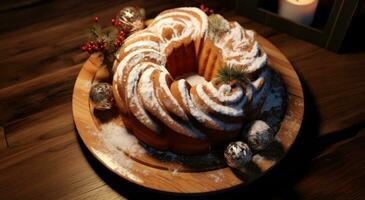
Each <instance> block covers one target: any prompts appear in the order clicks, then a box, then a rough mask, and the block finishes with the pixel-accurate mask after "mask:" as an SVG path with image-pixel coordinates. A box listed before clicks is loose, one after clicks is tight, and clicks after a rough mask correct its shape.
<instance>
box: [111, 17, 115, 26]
mask: <svg viewBox="0 0 365 200" xmlns="http://www.w3.org/2000/svg"><path fill="white" fill-rule="evenodd" d="M112 24H113V26H114V25H115V19H114V18H113V19H112Z"/></svg>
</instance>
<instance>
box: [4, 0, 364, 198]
mask: <svg viewBox="0 0 365 200" xmlns="http://www.w3.org/2000/svg"><path fill="white" fill-rule="evenodd" d="M177 2H178V1H164V0H158V1H146V2H144V1H140V0H135V1H128V2H125V3H123V2H121V1H117V0H111V1H108V2H104V1H95V0H90V1H88V2H85V1H71V0H65V1H42V2H40V3H37V4H34V5H30V6H22V7H20V8H17V9H14V8H13V7H11V6H8V7H6V8H2V9H0V21H1V24H2V26H1V27H0V33H1V35H0V112H1V114H0V199H84V198H88V199H125V198H127V199H130V198H131V199H132V198H139V197H141V194H142V193H143V194H144V195H145V194H146V193H147V195H149V196H148V197H150V198H153V197H155V198H159V199H162V198H168V197H171V196H167V195H163V194H157V193H153V192H149V191H146V190H144V189H142V188H139V187H137V186H135V185H131V184H130V183H128V182H126V181H124V180H123V179H120V178H119V177H117V176H115V175H114V174H112V173H111V172H109V171H108V170H107V169H106V168H105V167H104V166H102V165H101V164H100V163H99V162H98V161H96V159H95V158H93V157H92V156H91V155H90V153H89V152H88V151H87V150H86V148H85V146H84V145H83V144H82V142H81V141H80V139H79V137H78V135H77V132H76V129H75V126H74V123H73V119H72V112H71V96H72V91H73V85H74V82H75V79H76V76H77V74H78V72H79V70H80V67H81V66H82V63H83V62H84V61H85V60H86V59H87V57H88V54H86V53H81V51H80V50H79V45H80V43H81V42H82V41H83V40H85V39H86V36H87V34H86V32H85V30H86V29H87V27H89V25H90V23H91V18H92V17H93V16H95V15H97V16H99V17H100V18H101V20H102V22H103V23H104V24H108V23H109V19H110V18H112V17H113V16H114V15H115V13H117V11H118V9H120V8H121V7H122V6H124V5H128V4H132V5H140V6H143V7H145V8H146V9H147V12H148V14H149V16H154V15H155V14H157V13H158V12H159V11H161V10H163V9H166V8H169V7H175V6H176V5H177ZM222 13H223V15H224V16H225V17H227V18H229V19H231V20H237V21H239V22H240V23H241V24H242V25H243V26H244V27H246V28H251V29H254V30H256V31H257V32H258V33H260V34H261V35H263V36H265V37H266V38H267V39H268V40H270V41H271V42H272V43H273V44H275V45H276V46H277V47H278V48H279V49H280V50H281V51H282V52H283V53H284V54H285V55H286V56H287V57H288V58H289V60H290V61H291V62H292V63H293V65H294V66H295V68H296V70H297V72H298V74H299V75H300V77H301V79H302V84H303V86H304V89H305V105H306V111H305V117H304V124H303V126H302V130H301V133H300V135H299V138H298V140H297V142H296V144H294V146H293V149H292V150H291V151H290V152H289V154H288V156H287V157H286V158H285V159H284V160H283V161H282V162H281V163H280V164H279V165H278V166H277V167H275V169H274V170H273V171H272V172H271V173H269V174H267V175H266V176H264V177H263V178H262V179H260V180H259V181H257V182H255V183H253V184H251V185H249V186H248V187H246V188H243V189H239V190H235V191H231V192H226V193H222V194H216V195H213V196H210V198H213V199H227V198H229V197H233V196H234V195H240V196H242V197H244V196H251V195H252V196H254V197H257V198H258V197H265V196H266V197H270V198H278V199H283V198H285V199H294V198H299V197H300V198H305V199H318V198H319V199H336V198H337V199H362V198H364V197H365V129H364V126H363V124H362V123H364V122H365V106H364V102H365V78H364V77H365V53H364V52H353V53H346V54H336V53H332V52H329V51H327V50H325V49H322V48H319V47H317V46H315V45H312V44H310V43H307V42H304V41H302V40H299V39H296V38H294V37H291V36H288V35H286V34H282V33H278V32H276V31H274V30H272V29H270V28H268V27H266V26H263V25H260V24H258V23H255V22H253V21H250V20H248V19H246V18H243V17H240V16H237V15H235V14H234V12H232V11H230V10H226V11H222ZM173 198H175V199H176V198H177V197H173ZM197 198H198V199H200V198H202V197H200V198H199V197H197Z"/></svg>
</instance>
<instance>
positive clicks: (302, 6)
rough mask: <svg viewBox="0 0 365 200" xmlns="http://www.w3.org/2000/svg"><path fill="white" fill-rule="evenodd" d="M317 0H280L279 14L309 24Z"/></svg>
mask: <svg viewBox="0 0 365 200" xmlns="http://www.w3.org/2000/svg"><path fill="white" fill-rule="evenodd" d="M317 5H318V0H280V5H279V14H280V16H282V17H284V18H286V19H289V20H292V21H294V22H297V23H300V24H304V25H310V24H312V21H313V17H314V14H315V12H316V9H317Z"/></svg>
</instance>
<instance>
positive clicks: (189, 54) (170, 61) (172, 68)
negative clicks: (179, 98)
mask: <svg viewBox="0 0 365 200" xmlns="http://www.w3.org/2000/svg"><path fill="white" fill-rule="evenodd" d="M175 45H176V44H175ZM175 45H174V44H171V45H170V46H169V47H167V52H170V53H167V54H168V55H167V63H166V69H167V70H168V71H169V72H170V74H171V76H172V77H173V78H174V79H175V80H178V79H181V78H185V79H190V80H191V81H192V82H195V81H196V80H200V79H203V80H204V78H203V77H202V76H199V75H197V74H198V64H197V63H198V60H197V56H196V52H195V45H194V42H193V41H191V42H190V43H189V44H184V43H182V44H180V45H179V46H175ZM168 48H171V49H168ZM189 77H191V78H189ZM203 80H200V81H203ZM204 81H205V80H204Z"/></svg>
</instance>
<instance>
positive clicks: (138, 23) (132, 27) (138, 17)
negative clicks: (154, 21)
mask: <svg viewBox="0 0 365 200" xmlns="http://www.w3.org/2000/svg"><path fill="white" fill-rule="evenodd" d="M144 18H145V10H144V9H143V8H138V7H135V6H128V7H124V8H122V9H121V10H120V11H119V13H118V15H117V20H119V21H120V22H122V24H123V26H124V28H126V29H128V30H129V31H130V32H134V31H138V30H141V29H143V28H144Z"/></svg>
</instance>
